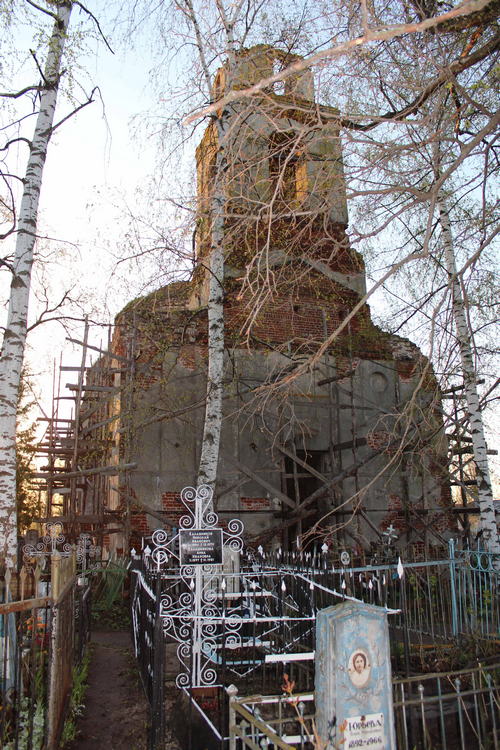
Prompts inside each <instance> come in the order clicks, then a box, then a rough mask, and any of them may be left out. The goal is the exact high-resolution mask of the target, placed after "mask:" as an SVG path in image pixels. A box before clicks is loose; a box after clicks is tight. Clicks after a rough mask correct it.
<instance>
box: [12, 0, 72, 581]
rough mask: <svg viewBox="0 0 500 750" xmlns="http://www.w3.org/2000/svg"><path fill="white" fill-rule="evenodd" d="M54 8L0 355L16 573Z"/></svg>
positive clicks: (65, 6)
mask: <svg viewBox="0 0 500 750" xmlns="http://www.w3.org/2000/svg"><path fill="white" fill-rule="evenodd" d="M51 7H53V8H54V12H55V13H56V14H57V18H56V20H55V21H54V27H53V30H52V35H51V38H50V41H49V45H48V53H47V60H46V64H45V71H44V78H45V80H44V81H43V82H42V86H43V88H42V89H41V95H40V110H39V114H38V117H37V120H36V125H35V131H34V135H33V140H32V143H31V147H30V153H29V158H28V164H27V167H26V174H25V178H24V190H23V195H22V199H21V206H20V209H19V215H18V222H17V241H16V249H15V257H14V264H13V275H12V281H11V286H10V299H9V309H8V313H7V324H6V328H5V332H4V337H3V342H2V350H1V354H0V558H3V559H4V560H5V562H6V563H7V564H8V565H10V566H13V567H14V566H15V565H16V562H17V512H16V413H17V403H18V394H19V384H20V380H21V370H22V365H23V358H24V347H25V342H26V327H27V318H28V302H29V291H30V282H31V268H32V265H33V249H34V245H35V239H36V228H37V217H38V201H39V197H40V189H41V184H42V174H43V167H44V164H45V159H46V156H47V148H48V145H49V141H50V137H51V135H52V126H53V122H54V112H55V108H56V101H57V91H58V87H59V76H60V66H61V58H62V53H63V49H64V43H65V41H66V33H67V29H68V24H69V19H70V14H71V8H72V5H71V2H61V3H58V4H57V5H56V3H54V4H53V6H51Z"/></svg>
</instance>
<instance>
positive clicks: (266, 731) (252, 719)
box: [231, 701, 295, 750]
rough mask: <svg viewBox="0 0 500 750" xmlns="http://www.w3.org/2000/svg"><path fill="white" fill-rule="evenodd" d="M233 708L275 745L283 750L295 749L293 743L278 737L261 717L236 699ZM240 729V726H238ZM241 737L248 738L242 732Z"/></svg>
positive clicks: (232, 704)
mask: <svg viewBox="0 0 500 750" xmlns="http://www.w3.org/2000/svg"><path fill="white" fill-rule="evenodd" d="M231 708H233V709H234V711H235V713H237V714H239V715H240V716H242V717H243V718H244V719H246V721H248V722H249V723H250V724H251V725H252V724H253V726H254V727H256V728H257V729H258V730H259V731H260V732H262V734H263V735H264V736H265V737H268V738H269V739H270V740H271V742H272V743H273V745H276V746H277V747H279V748H281V750H295V748H294V747H293V745H288V744H287V743H286V742H284V740H282V739H281V737H278V735H277V734H276V733H275V732H273V730H272V729H271V728H270V727H269V726H268V725H267V724H265V723H264V722H263V721H261V720H260V719H257V717H256V716H254V715H253V714H252V713H250V711H247V709H246V708H245V707H244V706H242V705H241V703H236V702H235V701H234V702H233V703H231ZM236 729H238V727H236ZM240 737H242V738H243V739H245V740H246V739H247V738H246V737H245V735H243V734H240Z"/></svg>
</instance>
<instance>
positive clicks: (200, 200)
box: [196, 45, 365, 304]
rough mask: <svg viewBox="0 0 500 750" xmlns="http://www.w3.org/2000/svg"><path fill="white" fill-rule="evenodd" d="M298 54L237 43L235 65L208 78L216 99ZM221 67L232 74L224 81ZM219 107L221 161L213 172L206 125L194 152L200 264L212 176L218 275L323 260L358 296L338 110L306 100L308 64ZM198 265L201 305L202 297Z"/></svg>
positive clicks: (211, 135) (361, 285) (310, 96)
mask: <svg viewBox="0 0 500 750" xmlns="http://www.w3.org/2000/svg"><path fill="white" fill-rule="evenodd" d="M300 59H301V58H300V57H298V56H296V55H291V54H287V53H284V52H283V51H281V50H277V49H274V48H272V47H269V46H267V45H257V46H255V47H252V48H250V49H245V50H241V51H240V52H239V53H238V54H237V56H236V62H235V66H234V70H232V71H229V70H228V69H227V68H225V67H223V68H221V69H220V70H219V71H218V73H217V75H216V79H215V82H214V91H215V94H216V96H217V97H218V98H219V99H220V98H221V97H223V96H224V95H225V94H226V93H227V91H228V90H229V88H231V89H248V88H249V87H251V86H252V85H255V84H257V83H260V82H262V81H265V80H266V79H268V78H270V77H271V76H273V75H274V74H276V73H279V71H280V70H282V69H284V68H286V67H288V66H289V65H291V64H293V63H294V62H296V61H298V60H300ZM229 75H230V76H231V77H230V82H229ZM225 107H226V114H227V130H226V137H225V144H224V152H225V153H224V155H225V168H224V171H223V174H217V173H216V158H217V149H218V147H219V144H218V139H217V130H216V127H215V124H214V123H211V124H210V125H209V126H208V127H207V129H206V131H205V134H204V136H203V138H202V141H201V143H200V145H199V146H198V148H197V151H196V164H197V181H198V185H197V214H198V217H197V236H196V248H197V257H198V260H199V261H200V265H201V266H204V265H205V264H204V263H203V259H204V258H205V257H206V256H207V254H208V252H209V249H210V224H211V212H212V197H213V191H214V183H215V180H218V181H219V185H218V187H219V189H220V188H222V191H223V194H224V196H225V208H224V212H225V217H224V225H225V240H224V245H225V278H226V279H237V278H240V277H241V276H242V275H244V274H245V273H247V272H248V268H249V267H250V266H251V265H252V264H254V265H256V266H258V267H260V268H261V269H262V265H263V264H265V265H266V267H267V268H268V269H269V268H277V267H282V266H283V265H284V264H285V265H286V264H289V263H296V262H297V261H298V260H299V261H304V259H306V260H307V262H308V263H310V264H311V265H313V264H314V263H316V264H317V263H321V264H323V265H326V266H327V267H328V269H329V270H330V272H332V273H335V274H336V275H337V277H338V278H337V280H338V281H340V282H341V283H344V284H346V285H347V286H348V288H350V289H351V290H354V291H357V292H358V293H359V294H362V293H363V292H364V289H365V282H364V266H363V263H362V260H361V257H360V256H359V255H358V254H357V253H355V252H353V251H352V250H350V249H349V245H348V241H347V237H346V234H345V230H346V228H347V222H348V218H347V201H346V189H345V180H344V172H343V165H342V151H341V139H340V127H339V122H338V111H337V110H335V109H334V108H332V107H327V106H323V105H319V104H317V103H316V102H315V101H314V83H313V77H312V73H311V72H310V71H309V70H305V71H300V72H298V73H297V74H296V75H292V76H290V77H288V78H286V79H285V80H283V81H277V82H275V83H273V84H270V85H269V86H267V87H264V88H263V89H259V90H258V91H257V92H256V93H254V94H251V95H248V94H245V95H243V96H242V97H241V99H238V100H236V101H235V102H231V103H229V104H227V105H225ZM204 275H205V274H203V273H200V272H198V290H199V303H200V304H203V303H204V302H205V301H206V293H205V292H204V290H203V287H205V286H206V283H204V281H206V278H205V279H204V280H203V279H202V278H200V277H202V276H204Z"/></svg>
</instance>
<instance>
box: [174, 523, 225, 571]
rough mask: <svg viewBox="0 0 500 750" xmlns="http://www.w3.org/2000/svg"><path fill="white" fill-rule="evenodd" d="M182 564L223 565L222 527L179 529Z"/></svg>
mask: <svg viewBox="0 0 500 750" xmlns="http://www.w3.org/2000/svg"><path fill="white" fill-rule="evenodd" d="M179 550H180V563H181V565H222V529H182V530H181V531H179Z"/></svg>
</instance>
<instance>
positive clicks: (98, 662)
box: [70, 630, 148, 750]
mask: <svg viewBox="0 0 500 750" xmlns="http://www.w3.org/2000/svg"><path fill="white" fill-rule="evenodd" d="M147 727H148V705H147V701H146V698H145V696H144V692H143V690H142V685H141V683H140V679H139V675H138V672H137V669H136V666H135V661H134V657H133V653H132V647H131V642H130V633H129V632H128V631H127V632H124V631H113V632H111V631H109V632H108V631H99V630H98V631H94V632H93V633H92V641H91V661H90V667H89V678H88V689H87V693H86V698H85V711H84V714H83V716H82V717H81V718H80V719H79V721H78V724H77V729H78V732H79V734H78V736H77V739H76V740H75V741H74V742H73V743H72V744H71V749H70V750H122V748H123V750H146V748H147V731H148V730H147Z"/></svg>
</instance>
